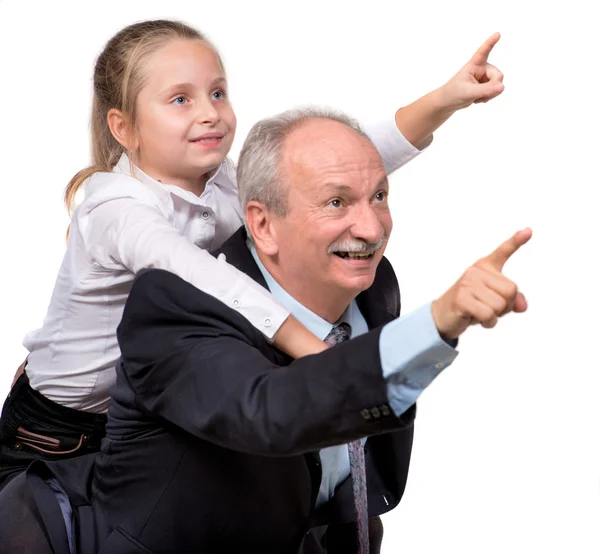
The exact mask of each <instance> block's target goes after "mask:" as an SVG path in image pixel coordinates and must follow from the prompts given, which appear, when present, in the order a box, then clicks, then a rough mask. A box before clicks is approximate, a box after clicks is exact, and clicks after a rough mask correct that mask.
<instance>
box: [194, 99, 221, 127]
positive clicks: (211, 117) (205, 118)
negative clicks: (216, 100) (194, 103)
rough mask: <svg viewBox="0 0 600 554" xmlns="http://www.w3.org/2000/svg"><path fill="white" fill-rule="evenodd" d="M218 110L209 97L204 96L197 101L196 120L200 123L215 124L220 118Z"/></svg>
mask: <svg viewBox="0 0 600 554" xmlns="http://www.w3.org/2000/svg"><path fill="white" fill-rule="evenodd" d="M220 119H221V118H220V115H219V110H217V108H216V107H215V105H214V104H213V102H212V101H211V99H210V98H204V99H203V100H201V101H200V102H199V103H198V109H197V112H196V121H197V122H198V123H200V124H201V125H215V124H216V123H218V122H219V120H220Z"/></svg>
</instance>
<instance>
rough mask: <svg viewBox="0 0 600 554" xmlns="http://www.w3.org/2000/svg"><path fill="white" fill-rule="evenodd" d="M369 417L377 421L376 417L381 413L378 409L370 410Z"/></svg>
mask: <svg viewBox="0 0 600 554" xmlns="http://www.w3.org/2000/svg"><path fill="white" fill-rule="evenodd" d="M371 415H372V416H373V417H374V418H375V419H377V418H378V417H381V413H380V412H379V408H371Z"/></svg>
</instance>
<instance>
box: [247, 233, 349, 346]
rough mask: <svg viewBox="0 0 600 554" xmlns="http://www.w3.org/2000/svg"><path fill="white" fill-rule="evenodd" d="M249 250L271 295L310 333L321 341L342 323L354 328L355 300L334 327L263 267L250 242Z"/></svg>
mask: <svg viewBox="0 0 600 554" xmlns="http://www.w3.org/2000/svg"><path fill="white" fill-rule="evenodd" d="M248 248H249V249H250V252H251V253H252V256H253V257H254V261H255V262H256V265H258V268H259V269H260V271H261V273H262V274H263V277H264V278H265V281H266V282H267V286H268V287H269V290H270V291H271V294H272V295H273V296H274V297H275V298H276V299H277V300H279V302H281V303H282V304H283V306H284V307H285V308H287V310H288V311H289V312H290V313H291V314H292V315H293V316H294V317H295V318H296V319H297V320H298V321H299V322H300V323H302V325H304V326H305V327H306V328H307V329H308V330H309V331H311V332H312V333H313V334H314V335H316V336H317V337H318V338H320V339H321V340H324V339H325V337H326V336H327V335H328V334H329V333H330V332H331V330H332V329H333V327H334V326H335V325H338V324H339V323H341V322H342V321H345V322H346V323H348V324H350V326H352V322H353V320H354V319H355V316H356V314H355V310H358V306H356V302H355V301H354V300H353V301H352V302H351V303H350V305H349V306H348V307H347V308H346V310H345V311H344V313H343V314H342V316H341V317H340V318H339V319H338V320H337V321H336V322H335V323H334V324H333V325H332V324H331V323H329V321H327V320H325V319H323V318H322V317H321V316H318V315H317V314H315V313H314V312H313V311H311V310H309V309H308V308H307V307H306V306H304V305H303V304H300V302H298V301H297V300H296V299H295V298H294V297H292V296H291V295H290V294H289V293H288V292H287V291H286V290H285V289H284V288H283V287H282V286H281V285H280V284H279V283H278V282H277V281H276V280H275V279H274V278H273V276H272V275H271V274H270V273H269V271H268V270H267V268H266V267H265V266H264V265H263V263H262V262H261V261H260V258H259V257H258V254H257V252H256V248H255V247H254V244H253V243H252V242H250V241H248Z"/></svg>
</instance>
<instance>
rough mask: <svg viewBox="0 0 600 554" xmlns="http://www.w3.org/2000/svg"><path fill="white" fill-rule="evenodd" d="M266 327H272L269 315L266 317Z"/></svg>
mask: <svg viewBox="0 0 600 554" xmlns="http://www.w3.org/2000/svg"><path fill="white" fill-rule="evenodd" d="M265 327H271V320H270V319H269V318H268V317H267V319H265Z"/></svg>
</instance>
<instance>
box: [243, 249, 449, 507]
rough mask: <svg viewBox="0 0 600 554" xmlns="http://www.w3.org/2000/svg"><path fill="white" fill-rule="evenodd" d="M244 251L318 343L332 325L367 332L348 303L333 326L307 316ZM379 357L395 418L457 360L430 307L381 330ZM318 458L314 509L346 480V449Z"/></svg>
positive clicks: (354, 332)
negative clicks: (318, 479)
mask: <svg viewBox="0 0 600 554" xmlns="http://www.w3.org/2000/svg"><path fill="white" fill-rule="evenodd" d="M248 246H249V248H250V251H251V252H252V256H253V257H254V260H255V261H256V263H257V265H258V267H259V269H260V271H261V273H262V274H263V277H264V278H265V281H266V282H267V286H268V287H269V290H270V291H271V293H272V294H273V296H274V297H275V298H276V299H277V300H278V301H279V302H281V304H283V306H284V307H285V308H287V310H288V311H289V312H290V313H291V314H292V315H293V316H294V317H295V318H296V319H297V320H298V321H300V323H302V324H303V325H304V326H305V327H306V328H307V329H309V330H310V331H311V332H312V333H314V334H315V335H316V336H317V337H319V338H320V339H321V340H323V339H325V337H326V336H327V335H328V334H329V332H330V331H331V329H333V327H334V325H337V324H339V323H341V322H342V321H345V322H346V323H348V324H349V325H350V326H351V327H352V337H357V336H359V335H362V334H363V333H366V332H367V331H368V330H369V328H368V326H367V322H366V321H365V318H364V317H363V315H362V314H361V313H360V310H359V309H358V305H357V304H356V301H354V300H353V301H352V302H351V303H350V305H349V306H348V308H346V311H345V312H344V313H343V314H342V317H340V319H339V320H338V321H336V322H335V323H334V324H331V323H329V322H328V321H326V320H324V319H323V318H322V317H320V316H318V315H317V314H315V313H314V312H312V311H310V310H309V309H308V308H306V307H305V306H303V305H302V304H300V302H298V301H297V300H296V299H294V298H292V296H290V295H289V294H288V293H287V292H286V291H285V289H283V288H282V287H281V285H280V284H279V283H278V282H277V281H276V280H275V279H274V278H273V277H272V275H271V274H270V273H269V272H268V271H267V269H266V268H265V266H264V265H263V264H262V262H261V261H260V258H259V257H258V255H257V253H256V249H255V248H254V245H252V244H251V243H250V244H249V245H248ZM379 352H380V356H381V367H382V368H383V376H384V378H385V380H386V383H387V393H388V399H389V404H390V407H391V408H392V410H394V413H395V414H396V416H400V415H401V414H402V413H404V412H405V411H406V410H408V409H409V408H410V407H411V406H412V405H413V404H414V403H415V402H416V400H417V398H418V397H419V395H420V394H421V393H422V392H423V391H424V390H425V388H426V387H427V386H428V385H429V384H430V383H431V382H432V381H433V380H434V379H435V378H436V377H437V375H439V374H440V372H441V371H442V370H443V369H444V368H445V367H448V366H449V365H450V364H451V363H452V362H453V361H454V359H455V358H456V356H457V355H458V352H457V351H456V350H455V349H454V348H453V347H452V346H450V345H449V344H447V343H446V342H445V341H444V340H442V338H441V337H440V335H439V333H438V331H437V328H436V326H435V323H434V321H433V316H432V315H431V303H429V304H426V305H425V306H423V307H421V308H419V309H418V310H415V311H414V312H412V313H410V314H408V315H405V316H402V317H401V318H398V319H395V320H394V321H392V322H390V323H388V324H387V325H385V326H384V327H383V329H382V330H381V335H380V337H379ZM363 440H364V439H363ZM319 454H320V457H321V468H322V478H321V486H320V487H319V494H318V495H317V501H316V506H320V505H321V504H323V503H325V502H327V501H328V500H329V499H330V498H331V497H332V496H333V494H334V492H335V489H336V487H337V486H338V485H339V484H340V483H342V482H343V481H344V480H345V479H347V478H348V476H349V475H350V461H349V459H348V448H347V446H346V445H340V446H330V447H328V448H323V449H322V450H321V451H320V452H319Z"/></svg>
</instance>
